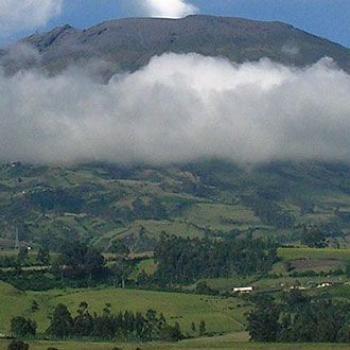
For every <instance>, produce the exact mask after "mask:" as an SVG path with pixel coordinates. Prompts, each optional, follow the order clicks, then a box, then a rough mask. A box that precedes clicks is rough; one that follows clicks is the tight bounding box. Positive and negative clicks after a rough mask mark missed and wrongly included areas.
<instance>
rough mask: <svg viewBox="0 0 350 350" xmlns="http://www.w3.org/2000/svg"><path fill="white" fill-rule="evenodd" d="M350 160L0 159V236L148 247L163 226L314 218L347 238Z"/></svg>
mask: <svg viewBox="0 0 350 350" xmlns="http://www.w3.org/2000/svg"><path fill="white" fill-rule="evenodd" d="M349 175H350V166H348V165H344V164H323V163H318V162H313V163H312V162H308V163H291V162H285V163H271V164H268V165H264V166H260V167H255V168H241V167H238V166H236V165H234V164H232V163H228V162H224V161H203V162H198V163H193V164H189V165H182V166H172V167H167V168H155V167H154V168H151V167H146V166H144V167H141V166H138V167H130V168H128V167H121V166H118V165H112V164H86V165H81V166H73V167H44V166H33V165H26V164H21V163H13V164H3V165H2V166H1V168H0V186H1V193H0V195H1V203H0V222H1V224H0V225H1V226H0V228H1V230H0V232H1V237H2V238H9V239H14V236H15V230H16V227H17V228H18V229H19V233H20V238H21V239H22V240H25V241H33V242H35V243H43V242H45V243H48V244H49V245H50V246H51V248H53V249H55V247H57V245H58V244H60V242H62V240H66V239H74V238H81V239H83V240H85V241H86V242H88V243H92V244H94V245H96V246H98V247H99V248H102V249H103V250H108V248H109V246H110V245H111V242H112V241H113V240H115V239H122V240H124V241H125V242H126V243H127V244H128V245H129V247H130V248H131V249H132V250H133V251H136V252H142V251H149V250H152V249H153V247H154V245H155V241H156V239H157V238H158V237H159V235H160V233H161V232H163V231H164V232H167V233H169V234H176V235H182V236H191V237H204V236H206V235H208V234H209V235H213V236H222V235H227V234H235V235H236V234H242V235H245V234H248V233H255V234H257V235H259V234H263V235H267V236H275V237H278V238H279V239H281V241H282V242H295V241H298V239H299V238H300V235H301V229H300V225H301V224H304V223H306V224H316V225H318V226H319V227H321V229H322V230H323V232H324V234H325V235H326V236H327V237H328V238H329V239H330V241H331V242H333V243H335V242H337V244H340V245H343V246H347V245H348V235H349V233H350V232H349V229H348V223H349V216H350V215H349V214H350V183H349V180H348V179H349Z"/></svg>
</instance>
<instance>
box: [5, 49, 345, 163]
mask: <svg viewBox="0 0 350 350" xmlns="http://www.w3.org/2000/svg"><path fill="white" fill-rule="evenodd" d="M349 101H350V76H349V75H348V74H346V73H345V72H344V71H342V70H340V69H337V68H336V67H335V66H334V64H333V63H332V61H331V60H329V59H323V60H322V61H320V62H319V63H317V64H315V65H313V66H310V67H308V68H304V69H298V68H290V67H285V66H283V65H280V64H276V63H273V62H271V61H269V60H262V61H260V62H257V63H244V64H241V65H236V64H232V63H230V62H228V61H227V60H224V59H219V58H208V57H203V56H200V55H197V54H188V55H176V54H165V55H163V56H160V57H155V58H153V59H152V60H151V62H150V63H149V64H148V65H147V66H146V67H144V68H143V69H141V70H139V71H137V72H134V73H131V74H124V75H116V76H114V77H113V78H112V79H111V80H110V81H109V83H108V84H104V85H103V84H101V83H98V82H96V81H94V80H93V79H92V78H91V77H89V75H88V74H85V73H84V72H83V71H82V70H81V69H79V70H78V69H77V68H70V69H69V70H68V71H66V72H65V73H63V74H61V75H58V76H54V77H48V76H46V75H44V74H43V73H40V72H37V71H24V72H20V73H18V74H16V75H15V76H12V77H6V76H5V75H4V74H0V159H1V160H2V161H12V160H21V161H27V162H41V163H62V162H82V161H93V160H101V161H102V160H106V161H111V162H145V163H152V164H166V163H172V162H183V161H191V160H195V159H198V158H203V157H220V158H225V159H230V160H233V161H238V162H250V163H251V162H253V163H254V162H264V161H269V160H278V159H315V158H316V159H322V160H346V161H348V160H350V152H349V151H350V138H349V132H348V130H349V129H350V103H349Z"/></svg>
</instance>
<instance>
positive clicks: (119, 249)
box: [109, 239, 130, 257]
mask: <svg viewBox="0 0 350 350" xmlns="http://www.w3.org/2000/svg"><path fill="white" fill-rule="evenodd" d="M109 250H110V251H111V253H113V254H117V255H119V256H122V257H127V256H128V255H129V254H130V249H129V248H128V246H127V245H126V244H124V243H123V242H122V241H121V240H120V239H117V240H115V241H113V242H112V245H111V247H110V249H109Z"/></svg>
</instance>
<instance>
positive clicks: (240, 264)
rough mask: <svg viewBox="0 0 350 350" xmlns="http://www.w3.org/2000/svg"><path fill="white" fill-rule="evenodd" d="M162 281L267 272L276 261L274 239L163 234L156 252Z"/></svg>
mask: <svg viewBox="0 0 350 350" xmlns="http://www.w3.org/2000/svg"><path fill="white" fill-rule="evenodd" d="M154 256H155V261H156V262H157V263H158V269H157V272H156V276H155V278H156V279H157V280H158V282H159V283H160V284H174V283H189V282H193V281H195V280H198V279H201V278H216V277H232V276H235V275H252V274H265V273H267V272H268V271H270V270H271V268H272V265H273V264H274V263H275V262H276V261H277V246H276V244H275V243H274V242H272V241H270V240H266V239H262V238H258V239H253V238H252V237H251V236H249V237H247V238H244V239H239V238H232V237H231V238H227V239H223V240H209V239H198V238H194V239H190V238H181V237H177V236H174V235H172V236H169V235H166V234H162V235H161V238H160V241H159V243H158V244H157V246H156V248H155V252H154Z"/></svg>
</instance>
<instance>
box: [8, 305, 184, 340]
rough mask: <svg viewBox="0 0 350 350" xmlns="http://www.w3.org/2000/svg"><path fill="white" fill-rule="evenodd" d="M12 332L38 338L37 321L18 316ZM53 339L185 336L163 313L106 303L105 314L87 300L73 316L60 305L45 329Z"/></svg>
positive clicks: (139, 338) (14, 321)
mask: <svg viewBox="0 0 350 350" xmlns="http://www.w3.org/2000/svg"><path fill="white" fill-rule="evenodd" d="M11 333H12V334H13V335H14V336H16V337H20V338H21V337H22V338H23V337H35V336H36V333H37V324H36V322H35V321H33V320H31V319H26V318H24V317H15V318H13V319H12V320H11ZM45 333H46V334H47V335H49V336H50V337H52V338H54V339H68V338H92V339H96V340H114V339H118V340H123V341H129V340H137V341H155V340H164V341H178V340H181V339H183V338H184V336H183V334H182V332H181V328H180V325H179V324H178V323H177V322H176V323H175V324H174V325H170V324H169V323H168V322H167V320H166V319H165V317H164V315H163V314H158V313H157V312H156V311H154V310H148V311H147V312H146V313H145V314H142V313H140V312H136V313H134V312H132V311H125V312H119V313H118V314H114V313H113V312H112V310H111V305H110V304H106V305H105V307H104V309H103V311H102V313H100V314H97V313H90V311H89V306H88V304H87V303H86V302H82V303H80V305H79V308H78V310H77V313H76V315H75V316H74V317H73V316H72V314H71V312H70V311H69V309H68V307H67V306H66V305H64V304H58V305H57V306H56V307H55V309H54V311H53V313H52V315H51V317H50V324H49V327H48V329H47V330H46V332H45Z"/></svg>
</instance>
